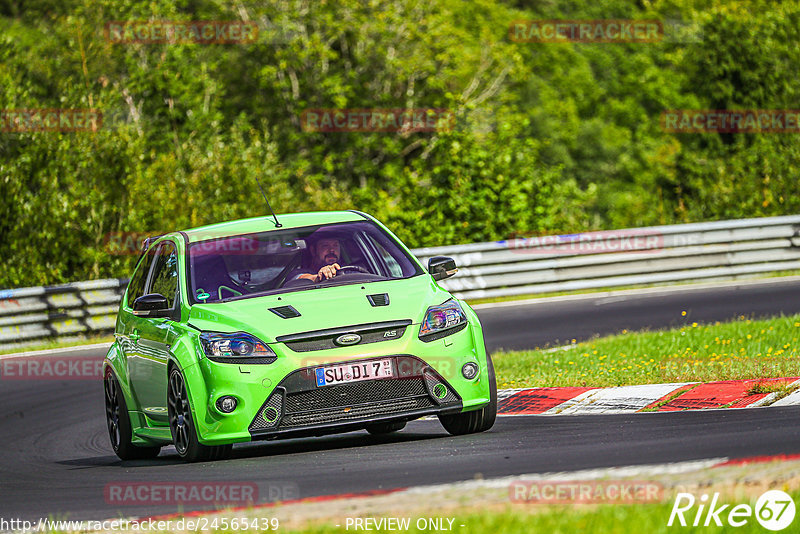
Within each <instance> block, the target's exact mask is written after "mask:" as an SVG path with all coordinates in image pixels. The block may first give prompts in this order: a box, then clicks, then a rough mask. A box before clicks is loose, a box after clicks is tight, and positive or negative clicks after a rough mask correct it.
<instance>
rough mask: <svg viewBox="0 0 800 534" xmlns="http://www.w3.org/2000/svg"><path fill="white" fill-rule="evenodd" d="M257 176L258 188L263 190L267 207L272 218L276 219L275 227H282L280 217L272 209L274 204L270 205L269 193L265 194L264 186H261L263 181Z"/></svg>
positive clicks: (262, 194)
mask: <svg viewBox="0 0 800 534" xmlns="http://www.w3.org/2000/svg"><path fill="white" fill-rule="evenodd" d="M255 178H256V183H257V184H258V188H259V189H260V190H261V196H262V197H264V202H266V203H267V208H269V212H270V213H271V214H272V218H273V219H275V228H280V227H281V226H283V225H282V224H281V223H279V222H278V217H277V216H276V215H275V211H274V210H273V209H272V206H270V205H269V200H267V195H266V194H264V188H263V187H261V181H260V180H259V179H258V176H256V177H255Z"/></svg>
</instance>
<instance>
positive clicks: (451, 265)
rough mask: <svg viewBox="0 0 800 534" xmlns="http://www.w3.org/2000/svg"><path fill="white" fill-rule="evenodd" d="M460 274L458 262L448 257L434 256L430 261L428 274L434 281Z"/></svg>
mask: <svg viewBox="0 0 800 534" xmlns="http://www.w3.org/2000/svg"><path fill="white" fill-rule="evenodd" d="M457 272H458V268H456V260H454V259H453V258H448V257H447V256H434V257H432V258H430V259H429V260H428V273H429V274H430V275H431V276H432V277H433V279H434V280H444V279H445V278H450V277H451V276H453V275H454V274H456V273H457Z"/></svg>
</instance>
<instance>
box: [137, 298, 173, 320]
mask: <svg viewBox="0 0 800 534" xmlns="http://www.w3.org/2000/svg"><path fill="white" fill-rule="evenodd" d="M133 313H134V315H138V316H139V317H170V316H171V315H172V308H170V307H169V303H168V302H167V297H165V296H164V295H161V294H159V293H150V294H149V295H142V296H141V297H139V298H138V299H136V300H134V301H133Z"/></svg>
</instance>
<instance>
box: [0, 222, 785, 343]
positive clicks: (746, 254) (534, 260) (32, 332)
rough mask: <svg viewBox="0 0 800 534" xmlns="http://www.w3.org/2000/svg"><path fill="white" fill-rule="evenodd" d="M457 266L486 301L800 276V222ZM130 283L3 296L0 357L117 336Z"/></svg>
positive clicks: (443, 250) (465, 259) (423, 256)
mask: <svg viewBox="0 0 800 534" xmlns="http://www.w3.org/2000/svg"><path fill="white" fill-rule="evenodd" d="M412 252H413V253H414V254H415V255H416V256H417V257H418V258H419V259H420V260H421V261H422V262H423V263H426V262H427V260H428V258H430V257H432V256H451V257H453V258H454V259H455V260H456V264H457V265H458V267H459V272H458V274H456V275H455V276H454V277H453V278H450V279H448V280H444V281H442V282H440V284H441V285H442V286H443V287H445V288H446V289H448V290H449V291H451V292H452V293H453V294H455V295H456V296H457V297H459V298H463V299H478V298H488V297H504V296H514V295H530V294H537V293H550V292H559V291H573V290H582V289H594V288H606V287H608V288H611V287H619V286H636V285H644V284H662V283H672V282H687V281H709V280H730V279H736V278H742V277H752V276H758V275H762V274H765V273H772V272H780V271H789V270H800V215H792V216H786V217H769V218H762V219H742V220H733V221H719V222H709V223H696V224H682V225H674V226H653V227H647V228H633V229H625V230H613V231H607V232H588V233H583V234H570V235H561V236H527V237H522V236H521V237H513V238H511V239H508V240H504V241H493V242H488V243H472V244H467V245H453V246H443V247H428V248H421V249H415V250H413V251H412ZM126 285H127V279H110V280H94V281H90V282H75V283H72V284H65V285H60V286H52V287H28V288H20V289H7V290H0V348H6V347H11V346H22V345H30V344H33V343H37V342H41V340H44V339H54V338H57V339H59V340H73V339H84V338H86V337H87V336H91V335H96V334H100V333H107V332H111V331H113V329H114V325H115V321H116V313H117V308H118V306H119V300H120V297H121V295H122V293H123V291H124V290H125V286H126Z"/></svg>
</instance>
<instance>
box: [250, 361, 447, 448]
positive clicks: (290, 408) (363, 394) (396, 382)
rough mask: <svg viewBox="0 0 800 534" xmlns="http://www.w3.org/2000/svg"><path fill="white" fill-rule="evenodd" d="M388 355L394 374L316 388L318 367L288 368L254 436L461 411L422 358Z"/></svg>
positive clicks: (352, 426)
mask: <svg viewBox="0 0 800 534" xmlns="http://www.w3.org/2000/svg"><path fill="white" fill-rule="evenodd" d="M381 359H385V358H381ZM390 359H391V360H392V366H393V371H394V372H393V377H392V378H383V379H376V380H364V381H360V382H350V383H344V384H337V385H330V386H322V387H319V386H317V384H316V377H315V369H316V367H306V368H304V369H299V370H297V371H295V372H293V373H291V374H290V375H289V376H287V377H286V378H285V379H284V380H282V381H281V383H280V384H279V385H278V386H277V387H276V388H275V391H274V392H273V393H272V394H271V395H270V396H269V397H268V398H267V400H266V401H265V402H264V404H263V405H262V406H261V408H260V409H259V411H258V414H257V415H256V416H255V418H253V421H252V422H251V423H250V426H249V428H248V431H249V432H250V435H251V436H252V439H253V440H259V439H275V438H278V437H298V436H309V435H323V434H328V433H334V432H342V431H347V430H357V429H360V428H365V427H366V426H368V425H370V424H374V423H378V422H386V421H410V420H412V419H417V418H419V417H423V416H425V415H433V414H444V413H458V412H460V411H461V409H462V406H463V404H462V400H461V397H460V396H459V395H458V393H457V392H456V391H455V389H454V388H453V387H452V386H451V385H450V384H449V383H448V382H447V381H446V380H445V379H444V378H443V377H442V376H441V375H440V374H439V373H437V372H436V371H435V370H434V369H433V368H432V367H430V366H429V365H428V364H426V363H425V362H424V361H423V360H421V359H419V358H416V357H414V356H411V355H396V356H391V357H390ZM358 361H359V360H356V361H353V362H350V363H357V362H358ZM360 361H369V360H360Z"/></svg>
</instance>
